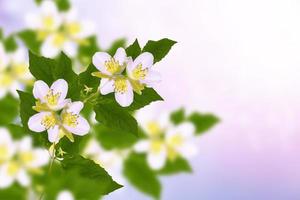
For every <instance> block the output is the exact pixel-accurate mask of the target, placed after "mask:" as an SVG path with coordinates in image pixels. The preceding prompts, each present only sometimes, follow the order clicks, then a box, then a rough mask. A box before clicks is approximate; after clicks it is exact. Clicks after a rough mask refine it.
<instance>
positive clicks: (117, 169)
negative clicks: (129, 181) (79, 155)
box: [83, 139, 128, 184]
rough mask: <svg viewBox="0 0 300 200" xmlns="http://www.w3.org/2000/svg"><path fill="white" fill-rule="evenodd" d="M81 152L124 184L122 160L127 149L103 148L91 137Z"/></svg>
mask: <svg viewBox="0 0 300 200" xmlns="http://www.w3.org/2000/svg"><path fill="white" fill-rule="evenodd" d="M83 154H84V155H85V156H86V157H88V158H90V159H92V160H94V161H95V162H96V163H97V164H99V165H100V166H101V167H103V168H104V169H105V170H106V171H107V172H108V173H109V175H111V176H112V178H113V179H114V180H115V181H117V182H118V183H121V184H125V178H124V177H123V174H122V171H123V161H124V159H125V158H126V156H127V155H128V151H127V150H105V149H103V148H102V147H101V146H100V144H99V143H98V142H97V141H96V140H94V139H92V140H90V141H89V143H88V144H87V146H86V148H85V150H84V152H83Z"/></svg>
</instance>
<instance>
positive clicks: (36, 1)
mask: <svg viewBox="0 0 300 200" xmlns="http://www.w3.org/2000/svg"><path fill="white" fill-rule="evenodd" d="M34 1H35V3H36V4H37V5H40V4H41V3H42V1H43V0H34Z"/></svg>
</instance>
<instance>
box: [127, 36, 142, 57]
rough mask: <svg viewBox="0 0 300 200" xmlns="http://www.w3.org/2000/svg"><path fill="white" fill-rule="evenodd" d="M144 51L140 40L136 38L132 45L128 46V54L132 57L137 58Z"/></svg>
mask: <svg viewBox="0 0 300 200" xmlns="http://www.w3.org/2000/svg"><path fill="white" fill-rule="evenodd" d="M141 52H142V49H141V47H140V44H139V42H138V40H137V39H136V40H135V41H134V43H133V44H132V45H130V46H129V47H127V48H126V54H127V56H130V57H132V59H135V58H136V57H138V56H139V55H140V54H141Z"/></svg>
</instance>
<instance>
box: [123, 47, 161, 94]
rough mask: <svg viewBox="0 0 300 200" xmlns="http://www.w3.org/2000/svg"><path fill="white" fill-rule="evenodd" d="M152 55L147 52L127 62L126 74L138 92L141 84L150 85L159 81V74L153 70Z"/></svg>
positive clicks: (141, 87) (141, 86)
mask: <svg viewBox="0 0 300 200" xmlns="http://www.w3.org/2000/svg"><path fill="white" fill-rule="evenodd" d="M153 60H154V57H153V55H152V54H151V53H149V52H144V53H142V54H141V55H139V56H138V57H137V58H136V59H135V60H134V61H132V60H129V62H128V64H127V68H126V70H127V75H128V76H129V77H130V80H131V83H132V85H134V86H135V88H134V89H135V91H136V92H137V93H140V92H141V90H142V89H143V86H144V85H145V86H147V87H152V86H153V84H155V83H157V82H159V81H160V79H161V77H160V74H159V73H158V72H157V71H155V70H153V69H152V67H153Z"/></svg>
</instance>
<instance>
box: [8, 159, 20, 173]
mask: <svg viewBox="0 0 300 200" xmlns="http://www.w3.org/2000/svg"><path fill="white" fill-rule="evenodd" d="M19 169H20V165H19V164H18V163H17V162H16V161H12V162H10V163H9V164H8V167H7V173H8V175H10V176H15V175H16V174H17V173H18V171H19Z"/></svg>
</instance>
